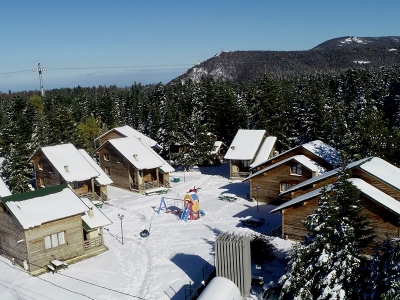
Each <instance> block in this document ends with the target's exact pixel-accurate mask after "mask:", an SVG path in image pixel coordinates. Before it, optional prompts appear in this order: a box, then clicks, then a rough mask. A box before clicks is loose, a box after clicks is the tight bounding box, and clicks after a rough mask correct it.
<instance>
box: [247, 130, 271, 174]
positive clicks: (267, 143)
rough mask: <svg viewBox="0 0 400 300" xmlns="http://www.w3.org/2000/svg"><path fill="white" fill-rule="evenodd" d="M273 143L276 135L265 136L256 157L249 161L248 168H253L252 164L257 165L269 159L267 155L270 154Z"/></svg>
mask: <svg viewBox="0 0 400 300" xmlns="http://www.w3.org/2000/svg"><path fill="white" fill-rule="evenodd" d="M275 143H276V136H268V137H266V138H265V140H264V142H263V143H262V145H261V148H260V150H259V151H258V153H257V156H256V158H255V159H254V161H253V162H252V163H251V165H250V168H253V167H254V166H259V165H260V164H262V163H263V162H265V161H267V160H268V159H269V156H270V155H271V152H272V149H274V146H275Z"/></svg>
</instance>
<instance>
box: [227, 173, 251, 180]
mask: <svg viewBox="0 0 400 300" xmlns="http://www.w3.org/2000/svg"><path fill="white" fill-rule="evenodd" d="M249 175H250V172H234V173H233V172H232V175H231V178H232V179H245V178H247V177H248V176H249Z"/></svg>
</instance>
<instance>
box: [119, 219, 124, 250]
mask: <svg viewBox="0 0 400 300" xmlns="http://www.w3.org/2000/svg"><path fill="white" fill-rule="evenodd" d="M118 218H119V219H120V220H121V236H122V245H123V244H124V232H123V231H122V220H123V219H124V215H120V214H118Z"/></svg>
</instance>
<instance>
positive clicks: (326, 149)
mask: <svg viewBox="0 0 400 300" xmlns="http://www.w3.org/2000/svg"><path fill="white" fill-rule="evenodd" d="M298 148H304V149H306V150H307V151H309V152H311V153H313V154H315V155H317V156H318V157H320V158H322V159H323V160H325V161H326V162H328V163H329V164H330V165H331V166H333V167H336V166H339V165H340V162H341V158H340V152H339V151H337V150H336V149H335V148H332V147H331V146H329V145H327V144H325V143H324V142H322V141H320V140H315V141H312V142H309V143H306V144H303V145H299V146H296V147H294V148H291V149H289V150H287V151H284V152H282V153H280V154H279V155H277V156H274V157H272V158H270V159H276V158H277V157H279V156H282V155H285V154H287V153H288V152H290V151H293V150H294V149H298ZM270 159H267V160H264V161H260V162H259V163H255V162H254V163H252V164H251V166H250V168H251V169H254V168H256V167H258V166H259V165H261V164H263V163H265V162H267V161H268V160H270Z"/></svg>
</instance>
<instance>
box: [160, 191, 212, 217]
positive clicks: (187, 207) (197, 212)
mask: <svg viewBox="0 0 400 300" xmlns="http://www.w3.org/2000/svg"><path fill="white" fill-rule="evenodd" d="M197 190H198V189H196V187H194V188H193V189H190V190H189V192H188V193H187V194H186V195H185V197H184V198H183V200H182V199H175V198H166V197H162V198H161V202H160V207H159V208H158V212H157V213H158V214H160V210H161V209H163V208H165V212H167V213H175V214H179V213H181V215H180V219H181V220H183V221H185V222H187V220H197V219H200V216H201V215H205V212H204V211H202V210H201V209H200V199H199V196H198V195H197ZM165 199H171V200H174V201H175V205H174V206H173V207H172V208H171V207H170V208H168V207H167V204H166V202H165ZM177 201H179V202H180V201H183V205H182V209H179V207H178V205H177Z"/></svg>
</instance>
